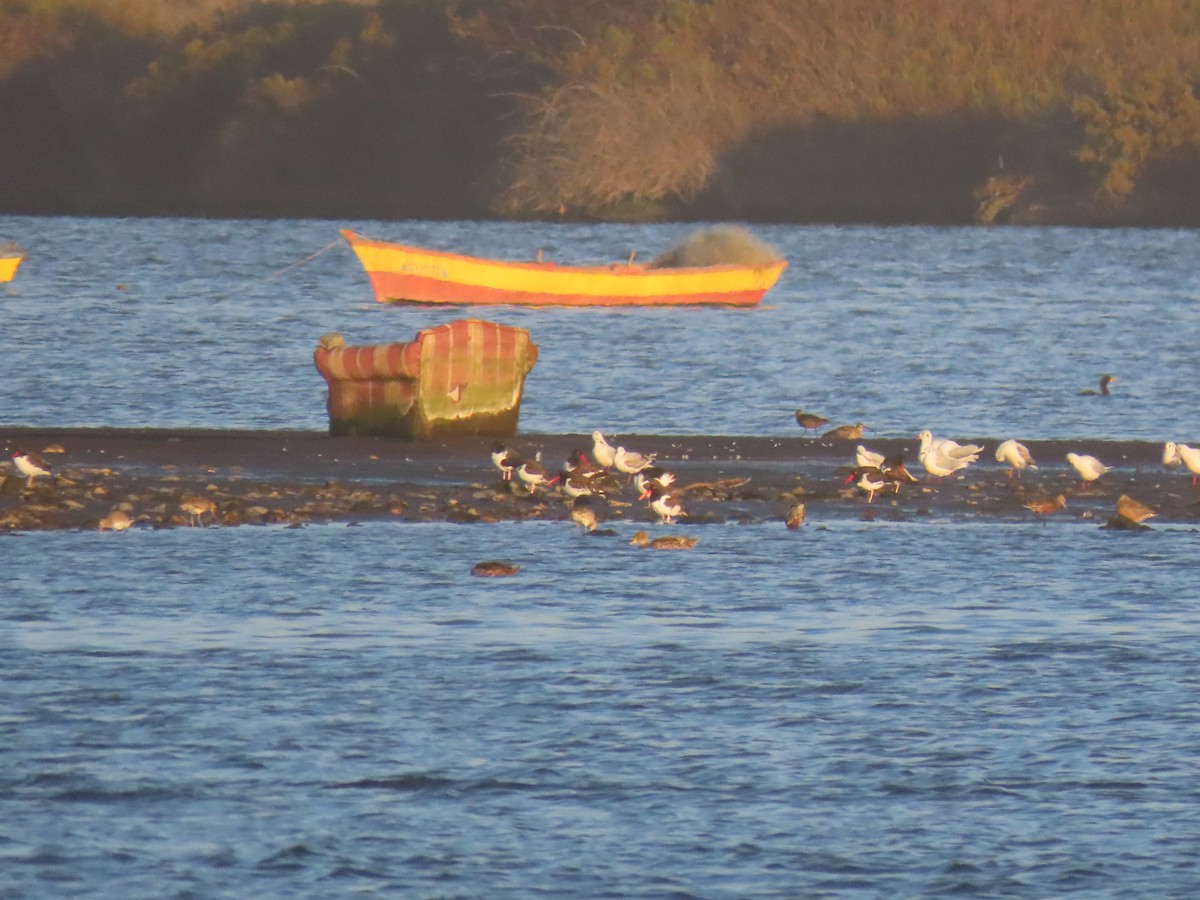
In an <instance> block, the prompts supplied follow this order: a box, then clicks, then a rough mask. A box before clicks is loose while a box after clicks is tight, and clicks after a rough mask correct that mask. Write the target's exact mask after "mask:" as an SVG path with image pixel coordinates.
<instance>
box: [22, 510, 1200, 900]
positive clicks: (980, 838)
mask: <svg viewBox="0 0 1200 900" xmlns="http://www.w3.org/2000/svg"><path fill="white" fill-rule="evenodd" d="M692 533H693V534H696V535H698V536H699V537H700V538H701V543H700V545H699V546H698V547H697V549H696V550H694V551H691V552H690V553H683V554H674V555H670V556H667V555H666V554H662V553H655V552H653V551H647V550H637V549H636V548H633V547H630V546H629V545H627V544H626V543H625V539H626V538H627V535H626V536H621V537H617V538H607V539H606V538H594V537H583V536H581V535H579V534H577V533H575V532H574V531H572V529H570V528H569V527H567V526H564V525H562V524H561V523H540V524H531V523H525V524H520V525H516V524H514V525H500V526H479V525H475V526H462V525H448V524H431V525H408V526H396V525H387V524H381V525H371V526H360V527H343V526H322V527H309V528H305V529H284V528H242V529H216V528H211V529H202V530H197V529H176V530H174V531H160V532H136V531H135V532H129V533H127V534H125V535H113V534H111V533H105V534H98V533H97V534H88V535H64V534H31V535H26V536H22V537H19V538H10V539H6V540H5V541H4V542H3V548H4V550H3V552H4V553H5V554H6V557H7V559H10V560H11V559H13V558H14V557H18V558H19V559H20V563H19V566H18V567H17V568H18V570H19V573H20V574H19V576H18V579H17V583H16V591H15V593H12V592H11V591H10V593H9V594H8V598H9V599H7V600H6V601H5V602H4V615H3V619H4V628H3V631H2V632H0V634H2V635H3V637H0V664H2V665H3V667H4V670H5V673H6V674H5V678H4V692H5V695H6V697H5V703H4V706H3V717H2V718H0V747H2V748H3V749H2V750H0V759H2V760H3V765H2V766H0V863H2V864H0V888H4V887H6V888H8V889H9V890H8V892H7V893H5V891H4V890H3V889H0V894H5V895H6V896H54V897H60V896H74V895H93V894H94V895H109V896H121V897H164V896H206V897H207V896H311V897H324V896H347V895H349V894H351V893H354V892H358V891H366V890H380V891H385V892H387V893H388V894H389V895H391V896H428V897H528V896H536V895H539V894H540V895H545V896H646V897H667V896H695V897H746V896H778V897H796V896H822V895H827V896H844V895H855V896H878V897H892V896H906V895H907V896H912V895H918V894H925V895H928V894H931V893H966V894H981V895H989V896H1063V895H1068V894H1076V895H1081V896H1156V897H1166V896H1175V897H1186V896H1194V895H1195V891H1196V890H1197V889H1200V802H1197V801H1198V800H1200V770H1198V769H1197V766H1196V747H1197V746H1200V690H1198V689H1200V641H1198V640H1197V638H1198V637H1200V635H1198V631H1200V616H1198V615H1197V610H1196V600H1195V594H1194V592H1193V591H1192V590H1191V585H1192V584H1193V582H1194V573H1195V571H1196V566H1197V564H1198V563H1200V543H1198V542H1197V539H1196V534H1195V533H1194V531H1191V530H1182V529H1181V530H1171V529H1164V530H1162V531H1160V532H1157V533H1156V534H1155V535H1153V536H1147V535H1130V534H1128V533H1126V534H1116V533H1106V532H1102V531H1099V530H1098V529H1096V528H1095V527H1094V526H1090V525H1081V524H1077V523H1067V522H1063V523H1053V524H1049V525H1042V524H1038V523H1034V524H1030V525H1011V526H1000V527H986V526H968V527H964V526H961V525H956V524H952V523H937V522H934V523H925V524H919V525H879V524H866V523H856V522H850V523H840V524H835V525H834V526H833V527H830V528H828V529H813V530H809V531H807V532H805V533H804V534H803V536H802V537H800V538H798V537H797V536H796V535H795V534H793V533H791V532H788V531H786V530H785V529H782V528H773V527H769V526H715V525H713V526H699V527H696V528H694V529H693V531H692ZM947 547H953V548H955V549H954V551H953V552H952V553H949V554H948V553H947V552H946V548H947ZM971 557H974V558H976V559H982V560H986V562H984V563H983V564H982V568H983V569H984V570H985V571H984V572H983V573H981V572H980V571H979V570H978V569H977V568H975V569H973V568H972V567H971V566H969V565H967V564H965V563H964V561H963V560H964V559H967V558H971ZM480 558H504V559H510V560H514V561H518V562H520V563H521V564H522V570H521V572H520V573H519V574H518V575H517V577H515V578H512V579H477V578H472V577H471V576H470V575H469V574H468V573H469V568H470V566H469V564H468V563H469V560H471V559H480ZM84 560H86V565H84V564H83V561H84ZM981 575H986V576H987V577H981Z"/></svg>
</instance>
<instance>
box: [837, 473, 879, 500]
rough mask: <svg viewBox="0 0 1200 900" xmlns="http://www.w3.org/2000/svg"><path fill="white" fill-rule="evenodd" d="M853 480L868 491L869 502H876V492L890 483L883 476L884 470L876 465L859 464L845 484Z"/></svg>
mask: <svg viewBox="0 0 1200 900" xmlns="http://www.w3.org/2000/svg"><path fill="white" fill-rule="evenodd" d="M855 479H857V481H855ZM851 481H854V483H855V484H856V485H857V486H858V487H860V488H862V489H863V490H864V491H866V492H867V502H868V503H872V502H874V500H875V494H876V493H877V492H879V491H882V490H883V489H884V488H885V487H887V485H888V482H887V479H886V478H884V477H883V472H881V471H880V470H879V469H878V468H877V467H875V466H859V467H858V468H857V469H855V470H854V471H853V472H851V473H850V476H849V477H848V478H847V479H846V481H845V484H849V483H850V482H851Z"/></svg>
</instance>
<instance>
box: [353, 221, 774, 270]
mask: <svg viewBox="0 0 1200 900" xmlns="http://www.w3.org/2000/svg"><path fill="white" fill-rule="evenodd" d="M341 233H342V236H343V237H344V238H345V239H346V241H347V242H348V243H349V244H350V246H351V247H352V248H354V247H355V245H356V244H364V245H368V244H369V245H373V246H374V247H376V248H377V249H383V250H389V251H395V252H405V253H410V254H413V255H414V256H428V257H438V258H442V259H451V260H456V261H459V262H466V263H473V264H476V265H485V266H497V267H500V268H506V269H527V270H530V271H535V272H562V273H571V274H582V275H589V274H596V275H601V274H603V275H620V276H625V277H640V276H645V275H663V276H672V275H696V274H704V273H716V272H759V271H770V270H773V269H778V270H779V272H780V274H782V272H783V270H784V269H786V268H787V267H788V261H787V260H786V259H783V258H782V257H781V258H779V259H777V260H775V261H774V262H770V263H767V264H765V265H761V266H755V265H742V264H738V263H726V264H723V265H718V266H662V267H659V268H650V267H648V266H644V265H637V264H630V263H623V262H612V263H608V264H600V263H597V264H595V265H572V264H569V263H556V262H537V261H528V262H527V261H524V260H507V259H491V258H489V257H486V256H471V255H469V254H466V253H455V252H453V251H449V250H430V249H427V248H424V247H417V246H414V245H412V244H399V243H396V242H395V241H385V240H381V239H377V238H368V237H363V236H362V235H360V234H358V233H356V232H354V231H352V230H350V229H348V228H343V229H342V231H341Z"/></svg>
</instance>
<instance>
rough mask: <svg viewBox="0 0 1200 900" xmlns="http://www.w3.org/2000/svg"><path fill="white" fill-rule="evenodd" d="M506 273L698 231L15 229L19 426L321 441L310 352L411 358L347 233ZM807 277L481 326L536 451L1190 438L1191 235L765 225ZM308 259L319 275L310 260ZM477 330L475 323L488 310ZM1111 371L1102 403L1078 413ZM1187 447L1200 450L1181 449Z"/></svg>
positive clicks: (1194, 280) (12, 387)
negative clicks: (384, 344) (527, 351)
mask: <svg viewBox="0 0 1200 900" xmlns="http://www.w3.org/2000/svg"><path fill="white" fill-rule="evenodd" d="M343 225H350V226H352V227H355V228H356V229H358V230H360V231H361V232H363V233H365V234H367V235H370V236H373V237H380V238H384V239H390V240H400V241H405V242H408V243H415V244H422V245H427V246H431V247H436V248H439V249H451V250H458V251H463V252H468V253H475V254H480V255H491V256H497V257H502V258H521V259H529V258H532V257H533V256H534V255H535V254H536V252H537V250H538V248H543V249H544V251H545V253H546V255H547V258H550V259H556V260H559V261H563V262H610V261H613V260H617V259H625V258H627V257H628V256H629V254H630V253H631V252H632V251H638V252H639V253H641V255H642V256H643V257H644V256H649V255H652V254H654V253H657V252H659V251H661V250H664V249H666V248H667V247H669V246H671V245H672V244H673V243H674V242H675V241H676V240H678V239H679V238H681V237H683V236H684V235H686V234H687V233H688V232H689V231H691V230H693V226H685V225H659V226H624V225H574V224H555V225H550V224H544V223H521V224H513V223H483V222H459V223H421V222H415V223H381V222H360V223H343V222H324V221H204V220H181V219H115V220H107V219H59V218H50V219H23V218H13V217H0V239H5V238H8V239H18V240H20V241H21V242H22V244H23V245H24V246H25V247H26V248H27V250H28V252H29V257H28V259H27V260H26V262H25V263H24V264H23V266H22V268H21V270H20V271H19V273H18V277H17V279H16V280H15V281H14V282H13V283H12V284H11V285H10V286H8V288H7V290H5V289H4V287H3V286H0V298H2V300H3V304H4V310H5V312H6V314H7V316H6V318H7V322H6V325H7V328H6V332H7V333H6V353H5V365H6V367H7V372H8V374H9V377H7V378H5V379H3V380H2V381H0V405H2V407H3V409H4V410H5V418H6V419H7V420H8V421H9V422H10V423H13V424H18V423H19V424H33V425H84V424H87V425H135V426H144V425H161V426H201V427H218V428H223V427H253V428H304V429H321V428H323V427H324V426H325V418H324V416H325V407H324V396H325V384H324V382H323V381H322V380H321V378H320V376H319V375H318V374H317V372H316V370H315V369H314V368H313V365H312V350H313V347H314V346H315V344H316V340H317V338H318V336H319V335H321V334H322V333H324V332H327V331H335V330H336V331H341V332H342V333H343V334H344V335H345V336H346V338H347V341H348V342H349V343H352V344H355V343H375V342H381V341H394V340H408V339H409V338H411V337H412V336H413V334H415V333H416V331H417V330H419V329H421V328H424V327H428V326H430V325H433V324H439V323H440V322H443V321H449V320H451V319H455V318H460V317H462V316H464V315H467V314H469V312H470V311H469V310H468V309H464V308H454V307H443V308H437V309H428V308H415V307H384V306H380V305H378V304H376V303H375V302H374V301H373V300H372V295H371V291H370V285H369V283H368V281H367V278H366V275H365V274H364V273H363V271H362V269H361V267H360V266H359V264H358V262H357V260H356V259H355V258H354V255H353V253H352V252H351V251H350V249H349V247H348V246H346V245H345V244H344V242H342V241H341V240H340V238H339V237H338V228H339V227H341V226H343ZM754 233H755V234H757V235H759V236H760V237H762V238H764V239H766V240H768V241H770V242H771V243H773V244H774V245H776V246H777V247H778V248H779V249H780V250H781V251H782V252H783V254H784V256H785V257H786V258H787V259H788V260H789V262H790V267H789V268H788V269H787V270H786V271H785V272H784V274H783V276H782V278H781V279H780V281H779V283H778V284H777V285H776V286H775V288H773V289H772V290H771V291H770V292H769V293H768V294H767V295H766V298H765V299H764V302H763V304H762V305H761V306H760V307H758V308H755V309H752V310H732V309H690V310H656V309H635V310H604V309H593V310H578V309H575V310H572V309H549V310H529V309H515V308H498V309H490V310H484V311H483V313H484V315H485V317H487V318H492V319H494V320H497V321H502V322H505V323H507V324H512V325H518V326H521V327H525V328H528V329H529V330H530V332H531V334H532V336H533V339H534V341H535V342H536V343H537V344H538V345H539V347H540V356H539V360H538V363H537V366H536V367H535V369H534V370H533V372H532V373H531V374H530V377H529V379H528V381H527V384H526V393H525V401H524V404H523V407H522V427H523V428H524V429H525V430H527V431H543V432H584V433H587V432H590V431H591V430H592V429H593V428H602V429H605V430H610V431H615V432H617V433H634V432H642V433H648V432H662V433H681V434H696V433H724V434H751V435H779V434H783V435H787V434H793V433H795V430H796V425H795V422H794V421H793V419H792V417H791V414H792V413H793V412H794V410H795V409H796V407H797V406H803V407H806V408H810V409H814V410H816V411H818V412H821V413H823V414H824V415H826V416H828V417H829V418H831V419H833V420H835V421H839V422H841V421H846V422H852V421H856V420H861V421H864V422H866V423H867V424H868V425H870V426H872V427H873V428H874V429H875V430H876V431H877V432H878V433H879V434H880V435H882V436H902V437H911V436H912V435H913V434H915V433H916V432H917V431H919V430H920V429H921V428H925V427H929V428H932V429H933V430H934V431H935V432H937V433H939V434H941V433H954V434H961V435H975V436H989V437H990V436H998V435H1005V436H1008V435H1013V436H1018V437H1021V438H1023V439H1037V438H1075V437H1085V438H1097V437H1106V438H1141V439H1147V440H1165V439H1168V438H1172V437H1174V438H1179V439H1183V440H1193V441H1194V440H1197V439H1198V438H1197V437H1196V435H1195V434H1194V428H1195V426H1194V425H1193V421H1194V418H1195V416H1194V410H1195V403H1194V391H1193V390H1192V387H1193V385H1195V384H1196V383H1197V382H1198V381H1200V357H1198V355H1197V354H1196V352H1195V348H1196V347H1197V346H1200V316H1198V315H1197V312H1196V307H1197V302H1198V301H1200V272H1198V269H1197V265H1196V260H1197V259H1198V258H1200V232H1195V231H1165V230H1162V231H1128V230H1114V231H1089V230H1079V229H996V230H984V229H978V228H969V229H932V228H895V229H876V228H799V227H785V226H776V227H759V228H755V229H754ZM314 254H315V256H314ZM476 314H478V311H476ZM1104 372H1111V373H1115V374H1116V375H1117V377H1118V384H1117V385H1116V395H1115V396H1114V397H1113V398H1111V402H1107V403H1098V402H1086V401H1085V400H1083V399H1081V398H1080V397H1079V396H1078V395H1079V392H1080V390H1083V389H1086V388H1089V387H1093V386H1094V385H1095V383H1096V382H1097V381H1098V379H1099V376H1100V374H1102V373H1104ZM1188 435H1191V437H1188Z"/></svg>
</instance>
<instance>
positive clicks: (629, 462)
mask: <svg viewBox="0 0 1200 900" xmlns="http://www.w3.org/2000/svg"><path fill="white" fill-rule="evenodd" d="M652 465H654V457H653V456H645V455H643V454H641V453H635V452H634V451H632V450H626V449H625V448H624V447H617V449H616V450H615V451H614V452H613V467H614V468H616V470H617V471H618V472H624V473H625V474H626V475H636V474H637V473H638V472H640V471H642V469H646V468H649V467H650V466H652Z"/></svg>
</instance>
